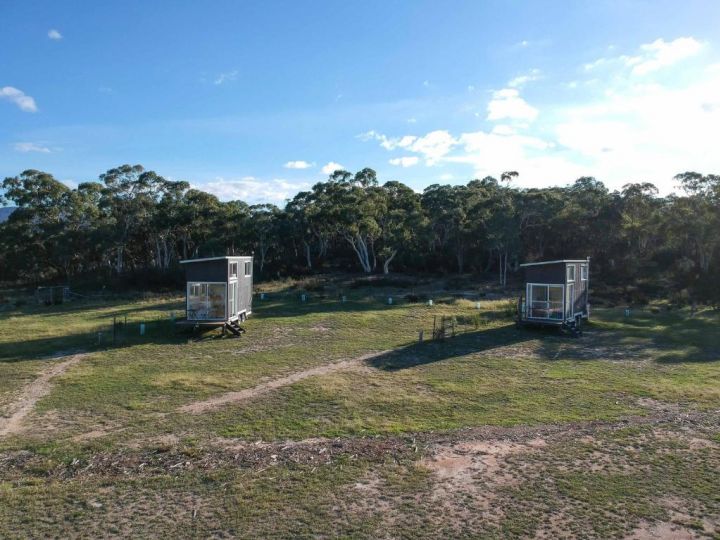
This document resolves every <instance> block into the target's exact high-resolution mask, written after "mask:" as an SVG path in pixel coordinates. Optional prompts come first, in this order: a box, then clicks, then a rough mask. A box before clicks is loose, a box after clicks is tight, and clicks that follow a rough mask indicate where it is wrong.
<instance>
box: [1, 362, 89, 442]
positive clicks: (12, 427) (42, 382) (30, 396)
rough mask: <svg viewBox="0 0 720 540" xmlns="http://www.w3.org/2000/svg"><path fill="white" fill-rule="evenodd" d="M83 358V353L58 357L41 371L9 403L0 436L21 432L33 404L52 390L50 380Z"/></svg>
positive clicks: (2, 421) (2, 420) (3, 417)
mask: <svg viewBox="0 0 720 540" xmlns="http://www.w3.org/2000/svg"><path fill="white" fill-rule="evenodd" d="M84 356H85V354H83V353H77V354H72V355H69V356H68V355H67V354H61V355H58V356H57V357H55V358H57V360H61V359H62V361H58V362H57V363H53V364H52V365H51V366H50V367H49V368H47V369H46V370H45V371H43V372H42V373H41V374H40V376H39V377H38V378H37V379H35V380H34V381H33V382H31V383H30V384H28V385H27V386H26V387H25V388H24V389H23V390H22V391H21V392H20V395H19V396H18V397H17V398H16V399H15V400H14V401H13V402H11V403H10V405H9V406H8V407H6V410H5V411H4V413H3V416H2V417H0V436H7V435H12V434H14V433H17V432H19V431H21V429H22V422H23V420H24V418H25V417H26V416H27V415H28V414H29V413H30V412H31V411H32V410H33V408H34V407H35V404H36V403H37V402H38V401H39V400H40V399H42V398H43V397H45V396H46V395H47V394H48V393H50V390H51V389H52V380H53V379H54V378H55V377H57V376H59V375H62V374H63V373H65V371H67V370H68V369H70V368H71V367H72V366H74V365H75V364H77V363H78V362H80V360H81V359H82V358H83V357H84Z"/></svg>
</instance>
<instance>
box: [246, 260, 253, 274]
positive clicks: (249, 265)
mask: <svg viewBox="0 0 720 540" xmlns="http://www.w3.org/2000/svg"><path fill="white" fill-rule="evenodd" d="M245 275H246V276H250V275H252V262H250V261H248V262H246V263H245Z"/></svg>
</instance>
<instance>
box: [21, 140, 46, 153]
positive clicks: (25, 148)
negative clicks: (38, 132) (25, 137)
mask: <svg viewBox="0 0 720 540" xmlns="http://www.w3.org/2000/svg"><path fill="white" fill-rule="evenodd" d="M13 148H14V149H15V151H16V152H40V153H43V154H50V153H51V152H50V149H49V148H48V147H47V146H42V145H40V144H35V143H31V142H18V143H15V144H14V145H13Z"/></svg>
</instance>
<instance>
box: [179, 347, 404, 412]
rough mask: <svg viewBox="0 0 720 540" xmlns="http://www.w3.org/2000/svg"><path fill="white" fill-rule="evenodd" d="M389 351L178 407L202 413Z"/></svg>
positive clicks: (299, 372)
mask: <svg viewBox="0 0 720 540" xmlns="http://www.w3.org/2000/svg"><path fill="white" fill-rule="evenodd" d="M388 352H390V351H381V352H374V353H369V354H364V355H363V356H358V357H357V358H353V359H352V360H342V361H340V362H333V363H332V364H325V365H322V366H318V367H314V368H310V369H306V370H305V371H298V372H296V373H292V374H290V375H287V376H286V377H281V378H279V379H275V380H272V381H268V382H265V383H262V384H258V385H257V386H253V387H252V388H246V389H245V390H240V391H238V392H228V393H226V394H221V395H219V396H216V397H213V398H210V399H208V400H205V401H195V402H193V403H189V404H187V405H183V406H182V407H180V408H179V409H178V411H179V412H184V413H190V414H201V413H204V412H205V411H208V410H211V409H215V408H217V407H221V406H222V405H226V404H227V403H236V402H238V401H244V400H246V399H251V398H254V397H257V396H260V395H262V394H266V393H268V392H270V391H272V390H275V389H277V388H282V387H283V386H289V385H291V384H294V383H296V382H298V381H301V380H303V379H307V378H308V377H315V376H316V375H326V374H328V373H334V372H336V371H344V370H346V369H351V368H354V367H359V366H362V365H363V364H364V363H365V362H367V361H368V360H370V359H371V358H374V357H376V356H380V355H382V354H386V353H388Z"/></svg>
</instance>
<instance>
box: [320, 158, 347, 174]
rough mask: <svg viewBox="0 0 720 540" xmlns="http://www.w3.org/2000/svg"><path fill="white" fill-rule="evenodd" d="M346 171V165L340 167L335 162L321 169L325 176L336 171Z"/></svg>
mask: <svg viewBox="0 0 720 540" xmlns="http://www.w3.org/2000/svg"><path fill="white" fill-rule="evenodd" d="M344 170H345V166H344V165H340V164H339V163H335V162H334V161H331V162H330V163H328V164H327V165H325V166H324V167H323V168H322V169H320V171H321V172H322V173H323V174H332V173H334V172H335V171H344Z"/></svg>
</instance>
